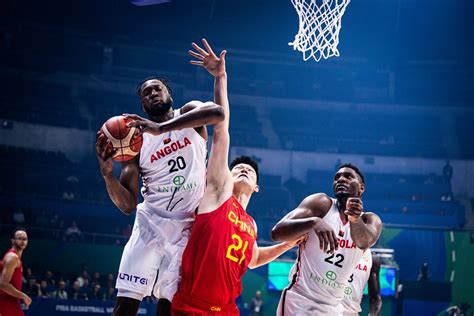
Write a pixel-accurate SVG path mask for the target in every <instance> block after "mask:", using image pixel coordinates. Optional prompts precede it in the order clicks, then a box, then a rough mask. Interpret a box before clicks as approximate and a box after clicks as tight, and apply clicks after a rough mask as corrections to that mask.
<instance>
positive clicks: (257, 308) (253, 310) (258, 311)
mask: <svg viewBox="0 0 474 316" xmlns="http://www.w3.org/2000/svg"><path fill="white" fill-rule="evenodd" d="M262 309H263V301H262V292H260V291H257V292H255V296H254V297H253V298H252V300H251V301H250V315H251V316H259V315H263V311H262Z"/></svg>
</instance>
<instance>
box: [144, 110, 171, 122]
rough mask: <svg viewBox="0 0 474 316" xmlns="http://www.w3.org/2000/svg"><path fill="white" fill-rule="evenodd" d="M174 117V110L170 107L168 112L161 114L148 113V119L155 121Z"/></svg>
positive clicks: (164, 120) (163, 120)
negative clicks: (152, 114)
mask: <svg viewBox="0 0 474 316" xmlns="http://www.w3.org/2000/svg"><path fill="white" fill-rule="evenodd" d="M173 117H174V110H173V108H170V109H169V111H168V112H166V113H165V114H163V115H158V116H151V115H149V118H150V120H152V121H153V122H157V123H162V122H166V121H169V120H171V119H172V118H173Z"/></svg>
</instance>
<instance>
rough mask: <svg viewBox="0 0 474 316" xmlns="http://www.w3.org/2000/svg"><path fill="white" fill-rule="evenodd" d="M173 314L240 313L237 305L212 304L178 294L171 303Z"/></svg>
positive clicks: (185, 315) (231, 315) (183, 315)
mask: <svg viewBox="0 0 474 316" xmlns="http://www.w3.org/2000/svg"><path fill="white" fill-rule="evenodd" d="M171 315H173V316H205V315H213V316H214V315H226V316H238V315H240V312H239V309H238V308H237V305H235V304H234V303H232V304H227V305H212V304H209V303H207V302H203V301H201V300H198V299H195V298H191V297H186V298H183V297H182V296H181V295H179V294H176V295H175V296H174V298H173V302H172V303H171Z"/></svg>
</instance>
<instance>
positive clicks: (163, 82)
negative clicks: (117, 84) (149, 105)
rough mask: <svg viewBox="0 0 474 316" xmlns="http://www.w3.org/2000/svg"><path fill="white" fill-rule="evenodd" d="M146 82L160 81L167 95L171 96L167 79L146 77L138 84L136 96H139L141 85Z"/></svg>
mask: <svg viewBox="0 0 474 316" xmlns="http://www.w3.org/2000/svg"><path fill="white" fill-rule="evenodd" d="M148 80H159V81H161V83H162V84H164V85H165V87H166V89H167V90H168V93H169V94H170V95H171V94H172V92H173V90H172V89H171V87H170V84H169V83H170V81H169V79H168V78H166V77H147V78H145V79H144V80H142V81H141V82H140V83H139V84H137V89H136V91H137V94H138V96H140V92H142V88H143V84H144V83H145V82H147V81H148Z"/></svg>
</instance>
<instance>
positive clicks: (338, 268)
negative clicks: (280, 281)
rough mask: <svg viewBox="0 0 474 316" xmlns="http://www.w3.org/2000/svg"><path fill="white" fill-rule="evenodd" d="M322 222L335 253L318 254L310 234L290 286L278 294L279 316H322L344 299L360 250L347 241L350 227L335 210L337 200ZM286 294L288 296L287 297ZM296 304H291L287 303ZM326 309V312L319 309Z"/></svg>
mask: <svg viewBox="0 0 474 316" xmlns="http://www.w3.org/2000/svg"><path fill="white" fill-rule="evenodd" d="M332 202H333V203H332V206H331V208H330V209H329V211H328V213H327V214H326V215H325V216H324V217H323V220H324V221H325V222H326V223H328V224H329V226H331V227H332V228H333V229H334V233H335V234H336V236H337V238H338V241H339V250H338V251H336V252H334V253H333V254H327V253H326V252H324V251H321V250H320V247H319V238H318V236H317V235H316V233H315V232H314V230H311V231H310V232H309V233H308V240H307V241H306V244H305V246H304V248H303V250H301V248H300V252H299V255H298V259H297V261H296V263H295V265H294V266H293V267H292V269H291V272H290V275H289V280H290V285H289V286H288V287H287V289H286V290H284V291H283V293H282V298H281V300H280V306H279V311H281V313H280V315H320V314H321V315H323V314H324V313H325V310H331V313H334V311H333V309H332V308H336V307H338V305H339V303H340V302H341V300H342V299H343V297H344V291H345V289H346V287H347V286H348V282H349V278H350V276H351V275H352V273H354V270H355V267H356V266H357V264H358V263H359V261H360V258H361V257H362V254H363V253H364V251H363V250H361V249H359V248H357V246H356V244H355V242H354V241H353V240H352V238H351V229H350V224H349V222H347V223H346V224H343V222H342V220H341V217H340V215H339V211H338V208H337V200H336V199H332ZM287 294H289V295H287ZM292 299H294V300H298V302H291V300H292ZM321 306H327V307H328V309H326V308H325V309H322V308H321Z"/></svg>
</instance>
